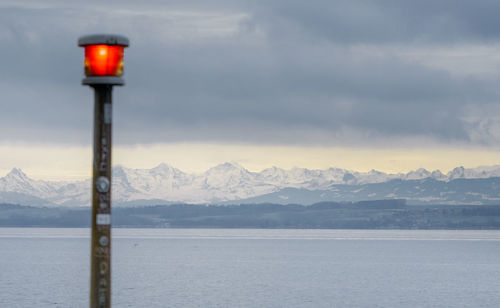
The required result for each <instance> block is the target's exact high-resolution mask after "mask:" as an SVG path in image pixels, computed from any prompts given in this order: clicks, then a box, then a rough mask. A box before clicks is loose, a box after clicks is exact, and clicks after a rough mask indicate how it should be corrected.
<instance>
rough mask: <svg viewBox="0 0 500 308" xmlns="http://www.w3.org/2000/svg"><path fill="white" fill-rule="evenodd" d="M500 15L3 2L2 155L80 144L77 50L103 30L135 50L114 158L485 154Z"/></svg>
mask: <svg viewBox="0 0 500 308" xmlns="http://www.w3.org/2000/svg"><path fill="white" fill-rule="evenodd" d="M42 2H43V3H42ZM103 3H104V4H103ZM498 12H500V2H499V1H481V0H475V1H457V0H443V1H436V0H419V1H413V0H408V1H402V0H397V1H391V0H380V1H376V0H366V1H363V0H359V1H352V0H345V1H342V0H338V1H327V0H325V1H321V0H314V1H298V0H297V1H293V0H283V1H279V0H272V1H271V0H266V1H237V0H232V1H204V0H198V1H186V0H183V1H181V0H178V1H127V0H125V1H22V0H15V1H8V0H3V1H2V2H1V3H0V46H1V48H0V68H1V69H0V90H1V93H2V97H1V102H2V103H1V106H2V111H1V112H0V145H2V144H3V145H6V144H7V145H9V146H11V147H14V146H15V145H17V146H19V144H22V146H31V145H34V144H36V146H39V147H40V146H41V147H43V146H46V147H49V146H52V147H63V148H64V147H66V148H68V147H82V148H85V147H89V145H90V144H91V127H92V122H91V121H92V108H93V106H92V99H93V98H92V93H91V90H90V89H89V88H88V87H83V86H81V85H80V81H81V79H82V77H83V65H82V62H83V50H82V49H81V48H78V47H77V43H76V42H77V39H78V37H79V36H80V35H84V34H91V33H101V32H104V33H119V34H124V35H126V36H128V37H129V38H130V41H131V46H130V48H128V49H127V50H126V52H125V76H124V77H125V80H126V83H127V85H126V86H125V87H123V88H116V89H115V91H114V94H115V95H114V97H115V101H114V138H115V145H117V146H119V147H120V146H121V147H128V148H134V147H138V146H146V147H147V146H152V145H155V146H157V145H162V144H163V145H168V144H173V143H179V142H181V143H184V144H186V143H187V144H224V145H226V146H227V145H231V144H239V145H244V146H255V147H259V146H260V147H269V146H281V147H295V148H297V147H299V148H300V147H337V148H359V147H363V148H365V149H366V148H368V149H369V148H372V149H374V150H389V149H391V148H395V147H412V148H415V147H418V148H419V149H420V150H423V149H426V148H429V149H431V148H432V149H436V148H446V149H450V148H457V147H459V148H460V149H461V150H467V149H470V150H471V151H472V150H474V151H476V152H477V151H479V150H478V149H480V151H485V152H489V153H491V152H493V151H498V149H499V145H500V103H499V102H500V92H499V85H500V18H498ZM235 156H236V157H235V158H234V159H235V160H238V157H237V156H238V155H236V154H235ZM163 160H164V161H167V162H169V161H168V157H167V158H165V159H163ZM484 162H485V163H491V161H484ZM8 163H9V162H7V163H4V164H8ZM457 163H459V161H457ZM480 163H482V161H478V164H480ZM497 163H500V160H497ZM269 164H274V162H270V163H269ZM264 165H265V164H264ZM331 165H337V163H336V162H335V161H332V162H331ZM0 167H4V168H7V167H6V166H4V165H2V166H0ZM339 167H342V166H339ZM375 167H376V166H375Z"/></svg>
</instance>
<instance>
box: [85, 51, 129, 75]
mask: <svg viewBox="0 0 500 308" xmlns="http://www.w3.org/2000/svg"><path fill="white" fill-rule="evenodd" d="M123 48H124V46H120V45H87V46H85V75H87V76H122V75H123Z"/></svg>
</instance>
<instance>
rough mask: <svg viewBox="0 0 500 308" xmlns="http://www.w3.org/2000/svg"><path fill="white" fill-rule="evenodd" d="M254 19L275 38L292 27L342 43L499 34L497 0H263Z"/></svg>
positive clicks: (486, 38) (457, 38) (432, 40)
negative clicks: (266, 27) (256, 18)
mask: <svg viewBox="0 0 500 308" xmlns="http://www.w3.org/2000/svg"><path fill="white" fill-rule="evenodd" d="M259 3H260V6H258V7H257V8H258V9H257V10H256V11H257V12H258V14H257V16H258V20H257V24H260V23H264V24H266V25H267V26H268V27H269V28H270V29H272V32H271V33H273V34H275V36H274V38H278V39H279V37H280V36H282V35H285V36H288V35H290V29H292V30H296V31H303V32H304V33H303V35H304V36H306V37H310V36H319V37H322V38H324V39H328V40H332V41H335V42H343V43H434V44H443V43H453V42H463V41H490V40H498V39H499V38H500V34H499V32H498V31H497V29H498V28H499V26H500V20H499V19H498V16H497V12H498V11H499V10H500V3H499V2H498V1H495V0H479V1H456V0H442V1H434V0H421V1H400V0H360V1H350V0H340V1H328V0H317V1H312V2H309V1H300V0H291V1H288V0H277V1H261V2H259Z"/></svg>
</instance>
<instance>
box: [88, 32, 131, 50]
mask: <svg viewBox="0 0 500 308" xmlns="http://www.w3.org/2000/svg"><path fill="white" fill-rule="evenodd" d="M88 45H119V46H124V47H127V46H128V45H129V41H128V38H126V37H125V36H123V35H117V34H91V35H85V36H82V37H80V38H79V39H78V46H81V47H83V46H88Z"/></svg>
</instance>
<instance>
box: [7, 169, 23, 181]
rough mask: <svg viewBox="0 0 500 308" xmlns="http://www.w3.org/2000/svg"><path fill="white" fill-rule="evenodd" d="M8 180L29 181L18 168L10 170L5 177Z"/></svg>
mask: <svg viewBox="0 0 500 308" xmlns="http://www.w3.org/2000/svg"><path fill="white" fill-rule="evenodd" d="M5 177H6V178H9V179H15V180H20V181H29V178H28V176H27V175H26V173H24V172H23V171H22V170H21V169H19V168H12V170H11V171H10V172H9V173H7V175H6V176H5Z"/></svg>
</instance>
